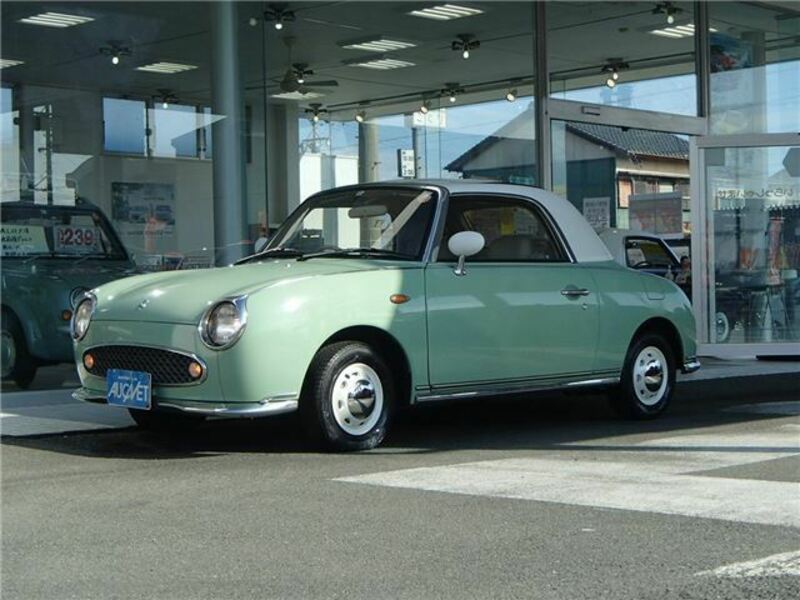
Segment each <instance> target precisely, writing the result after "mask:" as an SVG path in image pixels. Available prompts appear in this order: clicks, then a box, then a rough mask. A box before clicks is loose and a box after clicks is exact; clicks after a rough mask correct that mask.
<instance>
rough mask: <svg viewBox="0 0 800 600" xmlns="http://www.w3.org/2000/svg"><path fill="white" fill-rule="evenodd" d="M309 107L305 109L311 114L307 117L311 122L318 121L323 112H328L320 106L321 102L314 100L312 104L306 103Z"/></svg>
mask: <svg viewBox="0 0 800 600" xmlns="http://www.w3.org/2000/svg"><path fill="white" fill-rule="evenodd" d="M308 106H309V108H307V109H306V114H307V115H311V117H309V118H310V119H311V122H312V123H319V121H320V119H321V118H322V115H323V113H326V112H328V111H327V110H325V109H324V108H322V104H320V103H318V102H314V103H313V104H309V105H308Z"/></svg>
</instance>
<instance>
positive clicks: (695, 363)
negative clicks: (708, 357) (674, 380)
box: [681, 358, 700, 373]
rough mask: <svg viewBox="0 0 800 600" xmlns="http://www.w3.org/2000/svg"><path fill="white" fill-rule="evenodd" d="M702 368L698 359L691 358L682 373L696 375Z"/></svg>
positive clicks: (684, 364) (682, 368)
mask: <svg viewBox="0 0 800 600" xmlns="http://www.w3.org/2000/svg"><path fill="white" fill-rule="evenodd" d="M699 368H700V361H699V360H697V359H696V358H690V359H689V360H687V361H686V362H685V363H683V366H682V367H681V372H683V373H694V372H695V371H697V370H698V369H699Z"/></svg>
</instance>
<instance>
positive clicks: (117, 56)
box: [99, 42, 133, 65]
mask: <svg viewBox="0 0 800 600" xmlns="http://www.w3.org/2000/svg"><path fill="white" fill-rule="evenodd" d="M99 52H100V54H102V55H103V56H110V57H111V64H112V65H118V64H119V63H120V60H122V57H123V56H130V55H131V54H133V52H131V49H130V48H128V47H127V46H123V45H121V44H120V43H119V42H108V46H103V47H102V48H100V49H99Z"/></svg>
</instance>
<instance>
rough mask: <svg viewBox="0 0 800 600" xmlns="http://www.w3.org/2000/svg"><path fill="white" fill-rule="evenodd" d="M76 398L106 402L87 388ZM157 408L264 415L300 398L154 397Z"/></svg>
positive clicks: (287, 408) (284, 408)
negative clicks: (204, 399) (218, 399)
mask: <svg viewBox="0 0 800 600" xmlns="http://www.w3.org/2000/svg"><path fill="white" fill-rule="evenodd" d="M72 397H73V398H74V399H75V400H80V401H82V402H94V403H98V404H105V403H106V397H105V396H102V395H100V394H98V393H97V392H93V391H91V390H87V389H86V388H78V389H77V390H75V391H74V392H72ZM153 406H154V408H155V410H162V409H164V410H172V411H180V412H185V413H187V414H193V415H203V416H207V417H243V418H247V417H264V416H269V415H281V414H284V413H290V412H294V411H296V410H297V407H298V406H299V400H298V398H297V395H295V394H282V395H280V396H272V397H269V398H264V399H263V400H261V401H259V402H238V403H237V402H229V403H225V402H197V401H189V400H186V401H183V400H158V398H153Z"/></svg>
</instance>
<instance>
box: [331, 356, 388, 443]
mask: <svg viewBox="0 0 800 600" xmlns="http://www.w3.org/2000/svg"><path fill="white" fill-rule="evenodd" d="M331 406H332V407H333V416H334V418H335V419H336V423H337V425H339V427H341V428H342V430H343V431H344V432H346V433H349V434H350V435H364V434H365V433H368V432H369V431H370V430H371V429H372V428H373V427H375V424H376V423H377V422H378V420H379V419H380V418H381V413H382V412H383V385H382V384H381V379H380V377H379V376H378V373H376V372H375V370H374V369H373V368H372V367H370V366H369V365H365V364H364V363H353V364H352V365H348V366H347V367H345V368H344V369H342V371H341V372H340V373H339V375H338V376H337V377H336V381H335V382H334V383H333V391H332V392H331Z"/></svg>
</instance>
